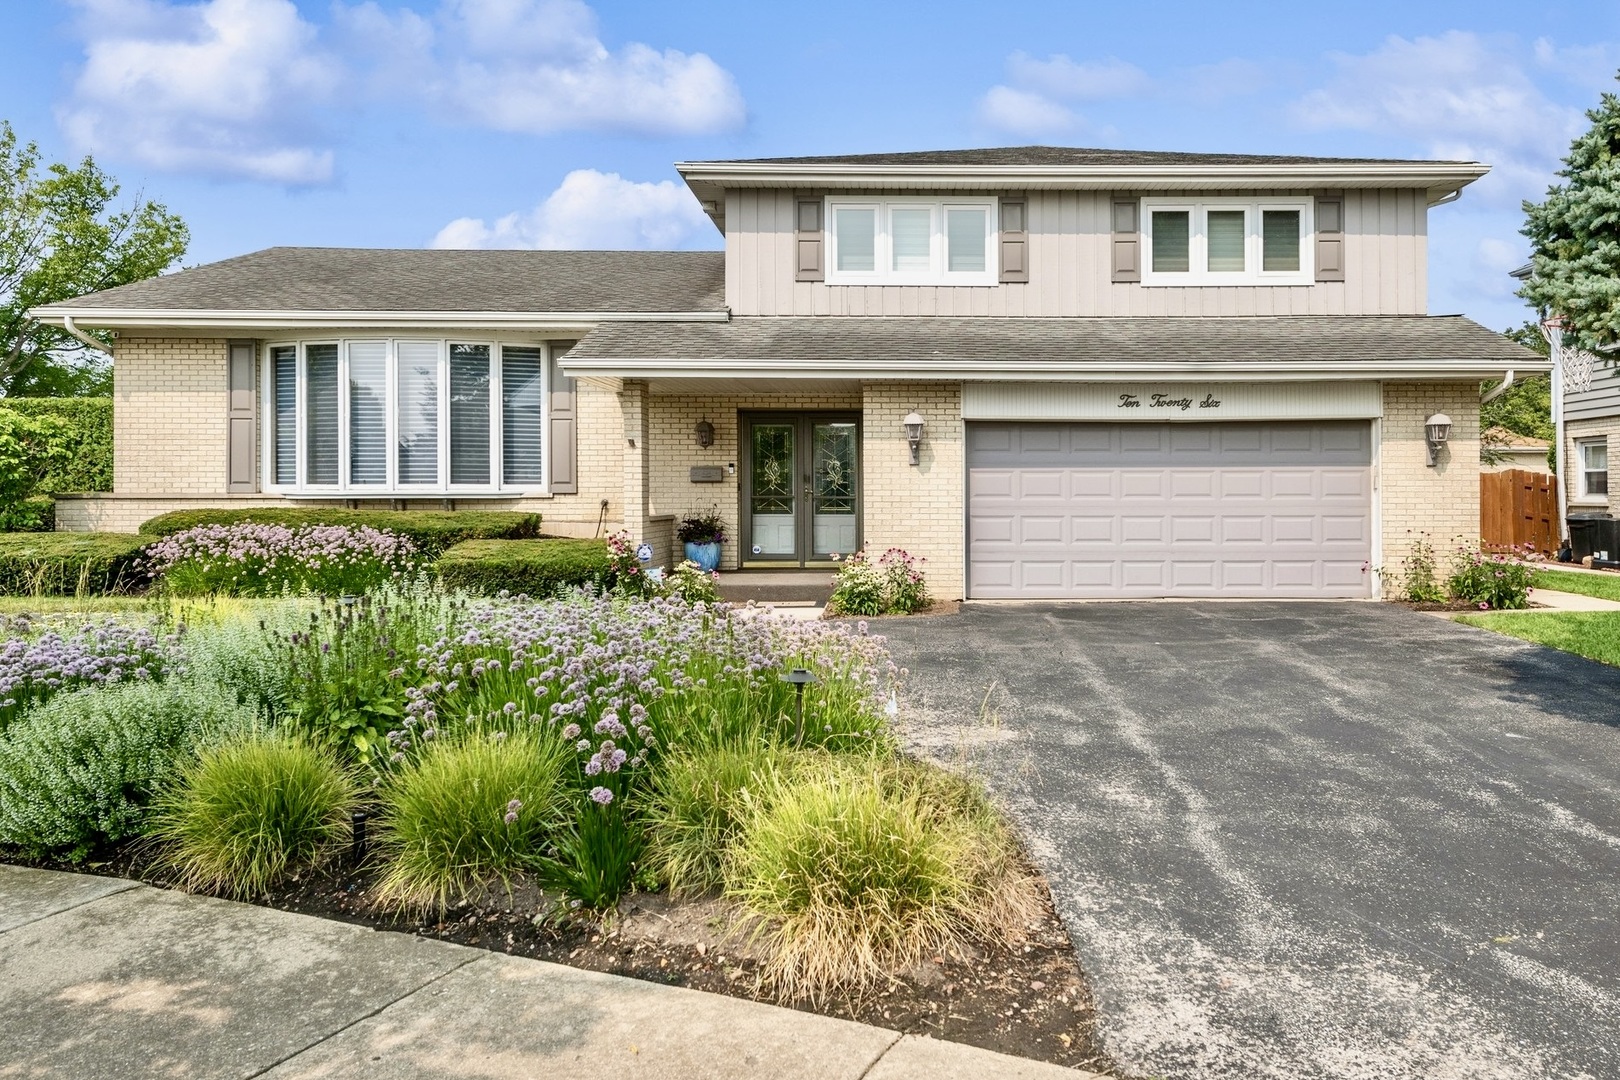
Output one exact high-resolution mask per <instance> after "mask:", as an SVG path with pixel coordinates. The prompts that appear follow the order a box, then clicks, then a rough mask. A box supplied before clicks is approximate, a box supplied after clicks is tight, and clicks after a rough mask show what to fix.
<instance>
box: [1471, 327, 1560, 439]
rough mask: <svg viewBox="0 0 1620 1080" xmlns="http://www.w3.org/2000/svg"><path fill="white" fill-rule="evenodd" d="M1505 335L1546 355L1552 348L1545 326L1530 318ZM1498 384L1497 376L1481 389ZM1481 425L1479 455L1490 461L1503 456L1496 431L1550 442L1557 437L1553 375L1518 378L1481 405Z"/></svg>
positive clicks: (1504, 334)
mask: <svg viewBox="0 0 1620 1080" xmlns="http://www.w3.org/2000/svg"><path fill="white" fill-rule="evenodd" d="M1502 336H1503V337H1505V338H1508V339H1510V340H1512V341H1516V342H1518V343H1519V344H1520V345H1523V346H1524V347H1525V348H1527V349H1529V350H1530V351H1531V352H1534V353H1539V354H1540V355H1542V356H1546V355H1547V353H1548V351H1549V350H1548V347H1547V339H1546V338H1544V337H1542V336H1541V328H1540V327H1538V326H1537V325H1536V324H1535V323H1531V322H1527V323H1525V324H1524V325H1523V326H1518V327H1515V328H1514V329H1512V330H1508V331H1505V332H1504V333H1503V334H1502ZM1496 385H1497V383H1496V381H1495V380H1491V381H1488V382H1485V383H1482V384H1481V385H1480V391H1481V392H1484V391H1487V390H1491V389H1494V388H1495V387H1496ZM1479 429H1480V433H1481V436H1480V445H1479V457H1480V460H1481V461H1483V462H1484V463H1485V464H1487V465H1495V464H1497V463H1498V462H1499V461H1501V460H1502V450H1503V446H1502V444H1501V442H1500V441H1499V440H1498V439H1497V438H1494V437H1493V436H1492V432H1494V431H1497V430H1501V431H1510V432H1512V433H1513V434H1515V435H1526V436H1529V437H1530V438H1532V439H1547V440H1548V441H1549V442H1550V441H1551V440H1552V437H1553V421H1552V376H1550V375H1530V376H1527V377H1525V378H1522V379H1515V380H1514V382H1513V385H1512V386H1509V387H1508V388H1507V389H1506V390H1504V391H1503V392H1502V393H1501V394H1499V395H1498V396H1497V397H1495V398H1492V399H1491V400H1490V401H1487V402H1485V404H1483V405H1481V406H1480V407H1479ZM1549 454H1550V451H1549Z"/></svg>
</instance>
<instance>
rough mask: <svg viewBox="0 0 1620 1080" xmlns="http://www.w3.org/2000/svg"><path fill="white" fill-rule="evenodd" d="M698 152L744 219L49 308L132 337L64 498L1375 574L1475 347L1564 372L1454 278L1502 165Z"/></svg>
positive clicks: (985, 558) (1423, 503) (1052, 558)
mask: <svg viewBox="0 0 1620 1080" xmlns="http://www.w3.org/2000/svg"><path fill="white" fill-rule="evenodd" d="M678 168H679V170H680V172H681V173H682V175H683V176H684V177H685V179H686V182H687V184H688V185H689V186H690V187H691V189H692V191H693V193H694V194H695V195H696V197H697V198H698V200H699V201H700V202H701V204H702V206H703V208H704V209H705V211H706V212H707V213H708V215H709V217H710V218H711V219H712V220H713V221H714V223H715V226H716V228H717V229H719V230H720V232H721V234H722V235H723V236H724V238H725V250H724V252H723V253H722V252H713V253H708V252H564V251H368V250H349V249H299V248H273V249H270V250H267V251H261V252H257V253H254V254H251V255H245V256H242V257H240V258H235V259H229V260H226V261H224V262H219V263H214V264H211V265H207V266H202V267H198V268H196V269H193V270H187V271H183V272H181V273H177V274H173V275H170V276H167V277H162V278H158V279H155V280H151V281H145V282H141V283H139V284H134V285H128V286H124V287H122V288H117V289H112V290H108V291H106V292H103V293H98V294H94V295H91V296H86V297H81V298H79V299H77V300H73V301H69V302H67V303H63V304H57V305H52V306H50V307H48V308H43V309H40V310H39V311H38V312H36V314H37V315H38V316H39V317H40V318H42V319H45V320H46V321H49V322H52V323H56V324H62V325H70V326H71V328H76V329H79V330H83V329H85V328H102V329H111V330H114V331H116V332H117V334H118V338H117V343H116V364H115V365H114V377H115V384H116V391H115V393H116V412H115V423H114V428H115V485H114V486H115V490H114V491H113V493H111V494H110V495H99V496H90V497H81V498H74V499H65V500H63V501H62V502H61V504H60V505H59V508H58V521H59V522H60V523H61V525H62V527H64V528H71V529H92V528H110V529H134V528H135V527H136V526H137V525H138V524H139V523H140V522H141V521H142V520H143V519H145V518H147V517H150V516H152V515H154V514H157V513H160V512H162V511H166V510H171V509H175V508H179V507H193V506H248V505H263V504H277V505H281V504H290V503H299V504H307V503H325V504H347V505H356V506H361V507H369V506H377V507H389V506H399V507H431V508H438V507H471V506H482V507H510V508H524V509H533V510H537V511H540V512H541V513H542V514H543V515H544V518H545V528H546V530H547V531H548V532H555V533H572V534H582V535H592V534H593V533H596V532H598V531H600V530H602V529H603V528H609V529H611V528H619V527H623V528H625V529H627V530H629V532H630V533H631V534H632V536H633V537H635V538H636V539H638V540H646V541H647V542H649V543H650V544H652V546H653V547H654V549H655V551H656V552H657V554H658V558H659V560H660V561H664V560H667V559H668V558H669V555H670V550H671V547H672V543H671V533H672V528H673V520H674V518H675V517H676V516H678V515H682V514H685V513H688V512H691V511H697V510H703V509H707V508H710V507H714V508H717V509H718V511H719V513H720V514H721V515H722V516H723V517H724V518H725V519H726V521H727V522H728V523H730V524H731V526H732V537H733V540H732V542H731V543H730V544H728V545H727V546H726V548H725V551H724V559H725V563H724V565H725V566H726V567H728V568H731V567H737V566H739V565H741V566H743V567H755V566H760V567H783V566H790V567H791V566H824V565H828V564H829V563H830V560H831V559H832V558H833V556H834V555H835V554H847V553H849V552H851V551H853V550H855V549H858V548H863V547H864V548H865V549H866V550H868V551H869V552H872V553H874V554H876V553H881V552H882V551H883V550H884V549H886V548H889V547H891V546H893V547H901V548H905V549H906V550H908V551H910V552H912V553H913V554H915V555H918V556H922V557H924V558H925V559H926V560H927V562H926V564H925V565H926V572H927V574H928V577H929V580H930V584H931V585H932V587H933V590H934V592H935V594H936V595H937V596H940V597H942V598H955V597H962V596H970V597H981V598H992V597H1025V598H1031V597H1040V598H1045V597H1070V596H1105V597H1130V596H1137V597H1140V596H1312V597H1340V596H1349V597H1354V596H1367V595H1372V594H1373V593H1374V592H1375V590H1376V575H1374V574H1372V573H1370V572H1369V570H1370V568H1373V567H1378V566H1392V567H1393V566H1396V565H1398V564H1399V561H1400V559H1401V557H1402V556H1403V555H1404V554H1405V552H1406V551H1407V549H1408V545H1409V543H1410V542H1411V540H1412V539H1413V538H1414V537H1416V536H1417V535H1418V533H1419V532H1420V531H1427V532H1428V533H1430V534H1431V535H1432V536H1433V537H1435V538H1436V539H1437V540H1440V541H1446V540H1449V539H1451V538H1453V537H1460V538H1463V539H1472V538H1475V537H1477V536H1478V521H1479V479H1478V477H1479V385H1480V381H1481V380H1482V379H1487V378H1493V379H1500V378H1502V377H1503V376H1504V374H1505V373H1506V372H1507V371H1508V370H1510V369H1516V370H1517V371H1518V372H1519V373H1520V374H1530V373H1534V372H1538V371H1545V370H1547V364H1546V362H1545V361H1544V360H1543V359H1541V358H1540V357H1537V356H1535V355H1534V354H1532V353H1530V352H1528V351H1527V350H1524V349H1521V348H1520V347H1519V346H1517V345H1515V344H1513V343H1511V342H1509V341H1507V340H1506V339H1504V338H1503V337H1502V336H1501V335H1499V334H1495V333H1492V332H1491V331H1489V330H1486V329H1485V328H1483V327H1481V326H1479V325H1477V324H1475V323H1473V322H1470V321H1468V320H1467V319H1464V318H1461V317H1457V316H1441V317H1432V316H1429V315H1428V314H1427V302H1426V278H1427V272H1428V271H1427V267H1428V253H1427V235H1428V225H1427V213H1428V208H1429V207H1431V206H1433V205H1436V204H1437V203H1439V202H1443V201H1449V200H1450V199H1451V198H1453V197H1454V196H1455V195H1456V194H1457V193H1458V192H1459V191H1460V190H1461V188H1463V187H1464V186H1465V185H1467V184H1468V183H1470V182H1472V181H1473V180H1475V179H1477V178H1478V177H1480V176H1482V175H1483V174H1484V173H1485V172H1486V167H1485V166H1483V165H1479V164H1477V163H1472V162H1449V161H1438V162H1435V161H1383V160H1362V159H1331V158H1304V157H1257V156H1242V155H1217V154H1175V153H1141V152H1135V151H1109V150H1085V149H1065V148H1052V147H1020V148H1011V149H994V150H965V151H951V152H940V153H914V154H882V155H863V156H855V157H831V158H829V157H818V158H780V159H770V160H759V161H717V162H693V163H685V164H681V165H679V166H678ZM1442 413H1443V414H1445V415H1446V416H1448V417H1449V418H1450V420H1451V427H1450V429H1449V441H1448V442H1447V443H1446V444H1445V445H1444V446H1442V447H1441V448H1439V449H1438V451H1437V453H1435V454H1433V455H1432V462H1431V453H1430V449H1429V447H1428V445H1427V444H1426V439H1425V422H1426V421H1427V420H1428V419H1429V418H1430V417H1431V416H1433V415H1434V414H1442ZM908 421H909V422H910V424H911V427H910V428H909V429H908V426H907V424H908ZM919 424H920V427H918V425H919Z"/></svg>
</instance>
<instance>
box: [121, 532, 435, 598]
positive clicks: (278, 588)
mask: <svg viewBox="0 0 1620 1080" xmlns="http://www.w3.org/2000/svg"><path fill="white" fill-rule="evenodd" d="M416 554H417V552H416V545H415V544H413V543H412V542H411V541H410V540H409V539H407V538H406V537H403V536H400V535H398V534H395V533H391V532H384V531H382V530H379V529H374V528H371V527H370V526H365V525H355V526H351V525H297V526H287V525H269V524H255V523H251V522H242V523H239V524H235V525H199V526H197V527H195V528H191V529H186V530H184V531H182V532H177V533H174V534H173V535H171V536H166V537H164V538H163V539H161V540H159V541H157V542H156V543H154V544H152V545H151V546H150V547H148V548H147V549H146V562H147V571H148V573H149V574H150V575H151V577H152V578H153V579H155V580H156V581H157V582H159V583H160V584H161V586H162V587H163V588H164V589H165V590H167V591H168V592H170V593H173V594H175V595H179V596H200V595H205V594H209V593H225V594H229V595H233V596H278V595H281V594H283V593H287V592H293V593H304V592H310V593H318V594H320V595H323V596H336V595H338V594H343V593H349V594H353V593H362V592H365V591H366V590H368V589H372V588H375V587H377V586H380V585H384V584H386V583H389V582H393V581H398V580H399V579H400V578H402V577H404V576H405V575H406V574H407V573H409V572H410V571H411V569H412V568H413V567H414V566H415V563H416Z"/></svg>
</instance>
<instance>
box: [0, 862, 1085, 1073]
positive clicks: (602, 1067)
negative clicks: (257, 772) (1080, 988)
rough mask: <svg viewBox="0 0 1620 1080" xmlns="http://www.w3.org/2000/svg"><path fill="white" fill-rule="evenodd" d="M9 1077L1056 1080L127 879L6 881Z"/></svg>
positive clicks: (839, 1024) (795, 1019)
mask: <svg viewBox="0 0 1620 1080" xmlns="http://www.w3.org/2000/svg"><path fill="white" fill-rule="evenodd" d="M0 1031H3V1032H4V1033H5V1039H4V1045H3V1046H0V1075H4V1076H10V1075H19V1076H29V1077H61V1078H64V1080H67V1078H71V1080H112V1078H125V1077H129V1078H135V1077H152V1076H192V1077H209V1078H210V1080H225V1078H240V1080H248V1078H253V1077H265V1078H267V1080H295V1078H296V1080H314V1078H317V1077H345V1078H347V1077H375V1078H381V1080H417V1078H421V1080H426V1078H428V1077H434V1078H438V1077H447V1076H453V1077H477V1078H490V1080H497V1078H512V1080H518V1078H525V1080H526V1078H532V1077H546V1076H564V1075H575V1074H582V1073H589V1074H591V1075H596V1076H613V1077H626V1078H631V1080H745V1078H747V1080H752V1078H755V1077H765V1076H768V1077H771V1078H773V1080H812V1078H817V1080H820V1078H826V1080H860V1078H866V1080H968V1078H970V1077H971V1078H977V1077H998V1078H1007V1080H1057V1078H1059V1077H1068V1078H1074V1077H1086V1076H1091V1075H1093V1074H1088V1073H1080V1072H1076V1071H1074V1070H1070V1069H1065V1068H1062V1067H1060V1066H1057V1065H1050V1064H1046V1063H1043V1062H1037V1061H1029V1060H1026V1059H1023V1058H1015V1057H1008V1056H1006V1055H1003V1054H996V1053H992V1052H991V1051H988V1050H981V1049H978V1048H976V1047H971V1046H963V1045H960V1044H956V1043H947V1042H940V1041H937V1040H933V1039H927V1038H919V1037H917V1036H912V1035H901V1034H900V1033H899V1032H896V1031H889V1030H887V1029H884V1028H877V1027H871V1026H869V1025H866V1024H857V1023H854V1022H852V1021H848V1020H837V1019H833V1018H831V1017H825V1016H818V1015H816V1014H814V1013H806V1012H799V1011H797V1010H793V1009H782V1008H777V1007H775V1006H771V1005H762V1004H759V1003H757V1002H752V1001H745V1000H742V999H739V998H729V997H722V996H719V995H715V994H707V993H702V992H699V991H695V990H685V989H681V988H678V987H671V986H660V985H657V984H655V983H650V982H642V981H640V980H636V979H628V978H623V977H620V976H616V975H604V974H601V973H598V972H593V971H581V970H578V969H575V968H570V967H564V966H561V965H557V964H550V963H544V962H542V961H538V960H527V959H523V958H520V957H513V956H506V955H503V954H500V953H493V952H488V951H485V950H483V949H473V948H468V947H465V946H461V945H451V944H447V943H445V942H440V941H433V940H431V939H428V938H420V937H415V936H412V935H409V934H396V933H386V932H378V931H373V930H370V929H367V928H365V927H360V926H353V925H350V924H347V923H339V922H332V921H329V920H326V919H318V918H314V917H312V916H308V915H297V914H292V913H289V912H285V911H277V910H274V909H270V908H262V907H255V906H252V905H249V904H236V903H230V902H227V901H224V900H213V899H209V898H206V897H197V896H188V895H186V894H183V893H177V892H168V891H165V890H162V889H156V888H152V887H150V886H147V885H142V884H139V883H137V882H132V881H125V880H122V879H118V878H102V877H90V876H86V875H81V874H64V873H57V872H54V871H46V870H30V869H24V868H21V867H14V866H6V865H3V864H0Z"/></svg>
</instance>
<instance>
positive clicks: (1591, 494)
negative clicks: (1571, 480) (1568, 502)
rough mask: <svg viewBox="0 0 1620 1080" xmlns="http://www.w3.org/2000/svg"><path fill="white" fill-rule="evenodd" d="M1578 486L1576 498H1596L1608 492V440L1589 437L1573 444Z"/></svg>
mask: <svg viewBox="0 0 1620 1080" xmlns="http://www.w3.org/2000/svg"><path fill="white" fill-rule="evenodd" d="M1575 454H1576V457H1577V459H1578V471H1577V476H1578V477H1579V486H1578V489H1577V490H1578V494H1577V498H1585V499H1597V498H1602V497H1604V496H1606V495H1608V494H1609V440H1608V439H1591V440H1583V441H1581V442H1577V443H1576V444H1575Z"/></svg>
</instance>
